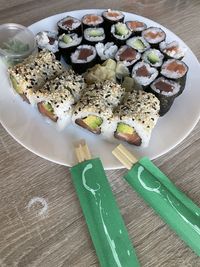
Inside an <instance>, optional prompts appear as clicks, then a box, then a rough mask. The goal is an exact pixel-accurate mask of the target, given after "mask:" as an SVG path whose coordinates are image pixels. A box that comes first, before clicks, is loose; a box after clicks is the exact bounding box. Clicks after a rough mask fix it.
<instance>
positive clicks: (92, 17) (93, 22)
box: [82, 14, 104, 29]
mask: <svg viewBox="0 0 200 267" xmlns="http://www.w3.org/2000/svg"><path fill="white" fill-rule="evenodd" d="M103 23H104V20H103V17H102V16H100V15H97V14H87V15H85V16H83V18H82V24H83V29H86V28H92V27H93V28H97V27H103Z"/></svg>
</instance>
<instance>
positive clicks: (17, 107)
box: [0, 9, 200, 169]
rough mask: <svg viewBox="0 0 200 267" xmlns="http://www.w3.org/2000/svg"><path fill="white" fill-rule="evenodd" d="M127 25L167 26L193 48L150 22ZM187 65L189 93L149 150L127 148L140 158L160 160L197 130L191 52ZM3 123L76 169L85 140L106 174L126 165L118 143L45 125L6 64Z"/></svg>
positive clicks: (0, 89) (197, 93) (0, 69)
mask: <svg viewBox="0 0 200 267" xmlns="http://www.w3.org/2000/svg"><path fill="white" fill-rule="evenodd" d="M102 11H103V10H96V9H95V10H77V11H72V12H66V13H62V14H58V15H55V16H51V17H48V18H46V19H43V20H41V21H38V22H36V23H34V24H33V25H31V26H30V27H29V28H30V29H31V30H32V31H33V32H34V33H37V32H39V31H43V30H55V29H56V23H57V21H58V20H60V19H62V18H63V17H65V16H67V15H71V16H74V17H77V18H81V17H82V16H83V15H85V14H87V13H97V14H101V13H102ZM124 14H125V19H126V20H133V19H136V20H141V21H144V22H145V23H146V24H147V25H148V26H157V27H161V28H162V29H163V30H164V31H165V32H166V34H167V41H172V40H177V41H178V42H180V44H181V45H183V46H184V47H187V46H186V44H184V43H183V41H182V40H181V39H179V38H178V37H177V36H176V35H175V34H174V33H172V32H171V31H169V30H168V29H166V28H165V27H163V26H162V25H160V24H158V23H156V22H154V21H152V20H149V19H147V18H144V17H141V16H138V15H134V14H131V13H126V12H124ZM184 61H185V63H186V64H187V65H188V66H189V72H188V77H187V83H186V88H185V91H184V93H183V94H182V95H181V96H179V97H178V98H177V99H176V100H175V102H174V104H173V106H172V108H171V109H170V111H169V112H168V113H167V114H166V115H165V116H164V117H162V118H160V119H159V121H158V123H157V125H156V127H155V129H154V130H153V133H152V137H151V141H150V144H149V147H148V148H145V149H141V148H136V147H134V146H131V145H126V146H127V147H128V149H129V150H130V151H134V153H135V154H136V155H137V156H143V155H146V156H148V157H150V158H151V159H155V158H157V157H159V156H160V155H162V154H164V153H166V152H168V151H169V150H171V149H172V148H173V147H175V146H176V145H178V144H179V143H180V142H181V141H182V140H183V139H184V138H185V137H186V136H187V135H188V134H189V133H190V132H191V131H192V129H193V128H194V126H195V125H196V123H197V122H198V120H199V117H200V105H199V99H200V90H199V84H200V75H199V73H200V66H199V62H198V60H197V59H196V57H195V55H194V54H193V53H192V51H191V50H190V49H189V48H188V47H187V52H186V56H185V58H184ZM0 81H1V86H0V121H1V123H2V125H3V127H4V128H5V129H6V130H7V131H8V133H9V134H10V135H12V137H13V138H14V139H15V140H16V141H18V142H19V143H20V144H21V145H23V146H24V147H26V148H27V149H28V150H30V151H32V152H33V153H35V154H37V155H39V156H41V157H43V158H45V159H47V160H50V161H53V162H56V163H59V164H62V165H66V166H71V165H73V164H74V162H75V156H74V153H73V151H74V150H73V144H74V142H76V141H77V140H79V139H83V138H84V139H85V140H86V141H87V143H88V145H89V148H90V149H91V152H92V154H93V155H94V156H99V157H100V158H101V159H102V161H103V164H104V167H105V169H116V168H121V167H122V165H121V164H120V163H119V162H118V161H117V160H116V159H115V158H114V157H113V155H112V153H111V151H112V150H113V148H114V147H115V146H116V144H112V143H109V142H107V141H104V140H102V139H101V137H100V136H95V135H93V134H91V133H88V132H86V131H85V130H82V129H80V128H79V127H75V126H72V125H70V126H68V127H67V128H66V129H65V130H64V131H62V132H59V131H58V130H57V129H56V127H55V125H53V124H48V123H46V122H45V120H44V117H42V116H41V115H40V114H39V112H37V110H35V109H33V108H32V107H31V106H30V105H28V104H27V103H25V102H23V101H22V99H21V98H20V97H19V96H18V95H17V94H16V93H15V92H14V91H13V90H12V88H11V85H10V83H9V79H8V76H7V71H6V67H5V65H4V64H3V63H0Z"/></svg>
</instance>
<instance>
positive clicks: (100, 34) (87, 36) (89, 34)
mask: <svg viewBox="0 0 200 267" xmlns="http://www.w3.org/2000/svg"><path fill="white" fill-rule="evenodd" d="M83 36H84V41H85V43H86V44H89V45H96V44H97V43H104V42H105V38H106V36H105V33H104V29H103V28H86V29H85V30H84V32H83Z"/></svg>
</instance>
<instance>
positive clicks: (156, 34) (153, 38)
mask: <svg viewBox="0 0 200 267" xmlns="http://www.w3.org/2000/svg"><path fill="white" fill-rule="evenodd" d="M142 37H144V38H145V39H146V41H147V42H148V43H149V44H150V45H151V47H152V48H157V49H159V44H160V43H161V42H163V41H164V40H165V38H166V34H165V32H164V31H163V30H162V29H161V28H157V27H149V28H147V29H146V30H144V31H143V32H142Z"/></svg>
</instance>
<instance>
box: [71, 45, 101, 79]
mask: <svg viewBox="0 0 200 267" xmlns="http://www.w3.org/2000/svg"><path fill="white" fill-rule="evenodd" d="M96 56H97V53H96V49H95V47H93V46H91V45H80V46H78V47H77V49H76V50H75V51H74V52H73V53H72V54H71V63H72V68H73V70H74V71H75V72H77V73H79V74H81V73H83V72H85V71H86V70H87V69H89V68H91V67H92V66H94V65H95V63H96Z"/></svg>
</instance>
